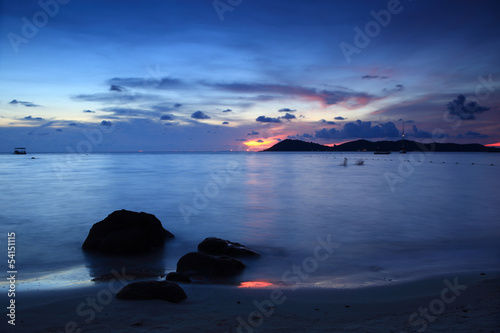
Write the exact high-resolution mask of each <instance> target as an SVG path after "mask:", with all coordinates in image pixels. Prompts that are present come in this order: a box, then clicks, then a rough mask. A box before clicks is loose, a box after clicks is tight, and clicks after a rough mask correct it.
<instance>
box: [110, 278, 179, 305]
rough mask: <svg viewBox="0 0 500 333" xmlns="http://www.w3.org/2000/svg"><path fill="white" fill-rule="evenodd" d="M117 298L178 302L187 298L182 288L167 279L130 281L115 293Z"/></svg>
mask: <svg viewBox="0 0 500 333" xmlns="http://www.w3.org/2000/svg"><path fill="white" fill-rule="evenodd" d="M116 298H118V299H132V300H139V299H163V300H166V301H169V302H172V303H179V302H180V301H182V300H185V299H186V298H187V296H186V293H185V292H184V290H183V289H182V288H181V287H180V286H179V285H178V284H176V283H172V282H167V281H140V282H132V283H130V284H128V285H126V286H125V287H123V288H122V290H120V291H119V292H118V294H116Z"/></svg>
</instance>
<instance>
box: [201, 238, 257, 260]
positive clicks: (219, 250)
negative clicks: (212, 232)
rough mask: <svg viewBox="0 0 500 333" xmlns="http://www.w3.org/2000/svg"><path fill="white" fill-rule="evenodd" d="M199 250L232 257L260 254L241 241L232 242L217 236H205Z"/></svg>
mask: <svg viewBox="0 0 500 333" xmlns="http://www.w3.org/2000/svg"><path fill="white" fill-rule="evenodd" d="M198 251H200V252H204V253H207V254H212V255H226V256H230V257H242V256H252V257H258V256H260V255H259V254H258V253H257V252H255V251H253V250H250V249H249V248H247V247H246V246H244V245H241V244H240V243H235V242H230V241H228V240H224V239H221V238H216V237H209V238H205V240H204V241H203V242H201V243H200V244H199V245H198Z"/></svg>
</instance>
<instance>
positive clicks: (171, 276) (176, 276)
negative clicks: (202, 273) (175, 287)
mask: <svg viewBox="0 0 500 333" xmlns="http://www.w3.org/2000/svg"><path fill="white" fill-rule="evenodd" d="M166 280H167V281H174V282H191V279H190V278H189V277H188V276H186V275H184V274H181V273H177V272H170V273H168V274H167V279H166Z"/></svg>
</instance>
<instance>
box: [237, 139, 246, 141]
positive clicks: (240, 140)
mask: <svg viewBox="0 0 500 333" xmlns="http://www.w3.org/2000/svg"><path fill="white" fill-rule="evenodd" d="M234 141H247V140H246V139H234Z"/></svg>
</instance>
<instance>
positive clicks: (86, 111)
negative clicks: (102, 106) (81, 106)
mask: <svg viewBox="0 0 500 333" xmlns="http://www.w3.org/2000/svg"><path fill="white" fill-rule="evenodd" d="M82 112H83V113H95V111H92V110H83V111H82Z"/></svg>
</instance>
